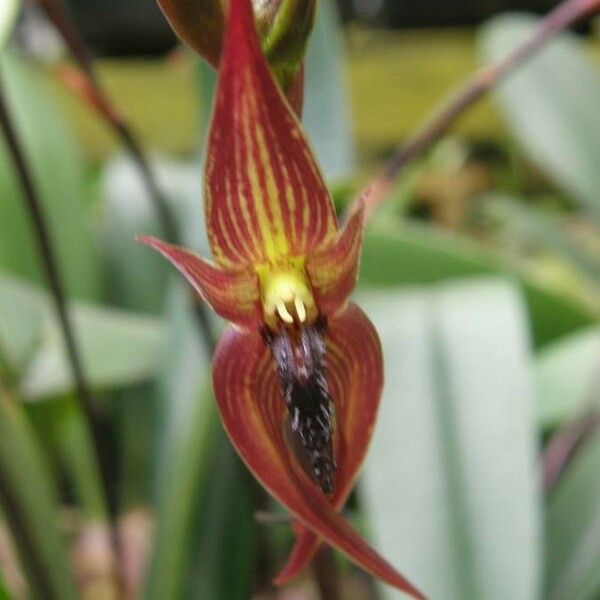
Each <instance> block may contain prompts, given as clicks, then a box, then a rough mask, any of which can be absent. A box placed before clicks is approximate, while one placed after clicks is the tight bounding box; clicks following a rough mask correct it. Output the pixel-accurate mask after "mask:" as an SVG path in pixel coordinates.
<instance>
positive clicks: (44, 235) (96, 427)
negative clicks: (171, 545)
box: [0, 80, 109, 498]
mask: <svg viewBox="0 0 600 600" xmlns="http://www.w3.org/2000/svg"><path fill="white" fill-rule="evenodd" d="M0 127H1V128H2V131H3V132H4V135H5V138H6V142H7V145H8V148H9V150H10V153H11V155H12V157H13V161H14V165H15V168H16V170H17V173H18V176H19V178H20V180H21V185H22V188H23V199H24V201H25V204H26V207H27V210H28V212H29V216H30V218H31V222H32V225H33V229H34V233H35V236H36V238H37V243H38V246H39V250H40V257H41V260H42V263H43V268H44V270H45V272H46V277H47V280H48V284H49V286H50V290H51V292H52V296H53V298H54V304H55V308H56V312H57V315H58V320H59V324H60V328H61V331H62V334H63V337H64V341H65V347H66V351H67V357H68V360H69V364H70V366H71V371H72V374H73V379H74V382H75V388H76V391H77V395H78V397H79V400H80V403H81V408H82V410H83V413H84V415H85V419H86V421H87V425H88V427H89V429H90V432H91V436H92V441H93V444H94V446H95V450H96V452H97V456H98V461H99V465H100V471H101V477H102V481H103V484H104V488H105V489H104V492H105V494H106V498H109V496H108V479H109V478H108V452H107V449H106V446H105V443H104V437H103V435H102V427H101V423H100V421H101V419H100V413H99V410H98V406H97V403H96V401H95V398H94V397H93V394H92V391H91V389H90V387H89V385H88V383H87V380H86V378H85V374H84V371H83V365H82V360H81V353H80V351H79V348H78V346H77V342H76V339H75V334H74V331H73V326H72V323H71V319H70V316H69V312H68V309H67V302H66V296H65V291H64V286H63V282H62V280H61V277H60V273H59V269H58V264H57V261H56V256H55V252H54V247H53V244H52V240H51V237H50V231H49V230H48V227H47V225H46V220H45V218H44V213H43V208H42V205H41V202H40V199H39V197H38V193H37V190H36V188H35V185H34V182H33V177H32V175H31V173H30V170H29V166H28V164H27V159H26V157H25V154H24V151H23V149H22V147H21V144H20V142H19V139H18V136H17V132H16V130H15V129H14V127H13V124H12V121H11V118H10V114H9V109H8V104H7V101H6V98H5V94H4V90H3V86H2V81H1V80H0Z"/></svg>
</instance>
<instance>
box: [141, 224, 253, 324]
mask: <svg viewBox="0 0 600 600" xmlns="http://www.w3.org/2000/svg"><path fill="white" fill-rule="evenodd" d="M136 241H137V242H139V243H141V244H146V245H147V246H150V247H151V248H153V249H154V250H156V251H157V252H159V253H160V254H162V255H163V256H164V257H165V258H166V259H167V260H168V261H169V262H170V263H171V264H172V265H173V266H174V267H175V268H176V269H177V270H178V271H179V272H180V273H181V274H182V275H183V276H184V277H185V278H186V279H187V280H188V282H189V283H190V284H191V285H192V287H193V288H194V289H195V290H196V292H198V294H199V295H200V296H201V297H202V299H203V300H204V301H205V302H206V303H207V304H208V305H209V306H211V307H212V308H213V310H214V311H215V312H217V313H218V314H220V315H221V316H222V317H223V318H225V319H227V320H229V321H231V322H233V323H235V324H236V325H239V326H241V327H244V328H247V327H253V326H255V325H258V324H259V323H260V322H261V320H262V312H261V308H260V289H259V282H258V276H257V275H256V273H254V272H252V271H249V270H247V271H229V270H225V269H221V268H220V267H218V266H217V265H215V264H213V263H211V262H209V261H207V260H205V259H204V258H202V257H201V256H199V255H197V254H195V253H194V252H192V251H191V250H188V249H187V248H181V247H179V246H174V245H173V244H167V243H166V242H162V241H161V240H159V239H157V238H155V237H152V236H149V235H139V236H137V237H136Z"/></svg>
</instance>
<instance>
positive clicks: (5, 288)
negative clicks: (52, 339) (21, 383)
mask: <svg viewBox="0 0 600 600" xmlns="http://www.w3.org/2000/svg"><path fill="white" fill-rule="evenodd" d="M0 315H4V316H5V318H3V319H0V349H1V352H0V354H1V355H2V357H3V358H4V360H5V361H6V362H7V365H6V368H7V369H9V370H10V371H11V372H12V373H14V374H15V376H18V374H20V373H22V372H23V370H24V369H25V367H26V366H27V363H28V361H29V359H30V358H31V356H32V354H33V352H34V351H35V348H36V346H37V344H38V342H39V341H40V339H41V335H42V323H43V318H44V312H43V307H42V303H41V302H40V298H39V296H38V295H37V294H35V293H23V289H22V288H21V287H20V286H18V285H17V286H15V285H12V280H11V281H9V280H7V279H5V278H3V277H1V276H0Z"/></svg>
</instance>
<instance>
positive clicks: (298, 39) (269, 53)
mask: <svg viewBox="0 0 600 600" xmlns="http://www.w3.org/2000/svg"><path fill="white" fill-rule="evenodd" d="M158 3H159V5H160V7H161V8H162V11H163V12H164V14H165V16H166V17H167V19H168V21H169V23H170V24H171V27H172V28H173V30H174V31H175V33H177V35H178V36H179V37H180V38H181V39H182V40H183V41H184V42H186V43H187V44H188V45H189V46H191V47H192V48H193V49H194V50H196V52H198V53H199V54H200V55H201V56H202V57H203V58H204V59H205V60H206V61H207V62H208V63H210V64H211V65H212V66H213V67H215V68H217V66H218V64H219V57H220V54H221V45H222V42H223V35H224V30H225V16H226V11H227V10H228V5H229V2H228V0H158ZM252 4H253V7H254V16H255V18H256V24H257V27H258V31H259V33H260V39H261V44H262V48H263V51H264V53H265V55H266V57H267V60H268V61H269V64H270V65H271V69H272V70H273V73H274V75H275V77H276V78H277V81H278V82H279V84H280V86H281V87H282V89H283V90H284V91H285V92H286V93H288V95H289V94H292V95H293V94H297V90H295V89H294V88H295V87H297V85H298V81H297V79H298V78H300V77H301V67H302V62H303V60H304V54H305V50H306V42H307V40H308V36H309V35H310V32H311V30H312V27H313V23H314V19H315V10H316V0H252Z"/></svg>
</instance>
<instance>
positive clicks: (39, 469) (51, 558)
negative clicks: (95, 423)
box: [0, 388, 76, 600]
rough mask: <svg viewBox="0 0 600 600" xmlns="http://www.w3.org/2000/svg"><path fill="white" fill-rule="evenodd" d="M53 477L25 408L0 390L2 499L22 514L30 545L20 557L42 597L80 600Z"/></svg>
mask: <svg viewBox="0 0 600 600" xmlns="http://www.w3.org/2000/svg"><path fill="white" fill-rule="evenodd" d="M51 473H52V469H51V468H50V465H49V464H48V463H47V460H46V457H45V456H43V454H42V451H41V449H40V446H39V444H38V440H37V439H36V438H35V436H34V433H33V431H32V429H31V426H30V424H29V422H28V421H27V418H26V415H25V414H24V411H23V409H22V406H21V405H19V404H17V403H16V402H14V401H13V400H12V399H11V398H9V397H8V396H7V395H6V394H5V393H4V392H3V390H2V388H0V480H1V484H2V488H3V489H2V494H1V498H2V501H3V503H4V505H5V508H6V509H7V510H6V512H7V513H8V514H9V515H10V514H11V513H13V512H14V511H17V512H18V514H19V522H20V525H21V527H22V528H23V530H24V531H25V532H26V536H27V538H28V539H29V540H30V544H28V545H27V546H25V545H24V544H23V545H22V546H21V548H20V551H21V556H22V559H23V562H24V564H25V566H26V567H27V568H28V569H29V570H30V571H31V572H34V571H35V572H36V573H38V579H35V581H37V586H36V587H38V588H41V589H38V590H37V591H38V596H39V597H51V598H61V599H62V598H64V599H65V600H68V599H70V598H75V597H76V593H75V585H74V582H73V577H72V573H71V569H70V566H69V561H68V550H67V547H66V543H65V540H64V539H63V538H62V537H61V535H60V533H59V531H58V527H57V521H58V516H59V514H58V509H59V505H58V492H57V489H56V485H55V482H54V481H53V480H52V478H51V476H50V474H51ZM9 498H10V501H9ZM13 524H14V522H13ZM17 539H19V538H17ZM21 541H22V540H21ZM34 563H35V564H36V565H37V567H35V568H34V567H32V565H33V564H34ZM40 578H41V579H42V580H43V581H40ZM33 581H34V580H33V579H31V582H32V583H33Z"/></svg>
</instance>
